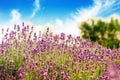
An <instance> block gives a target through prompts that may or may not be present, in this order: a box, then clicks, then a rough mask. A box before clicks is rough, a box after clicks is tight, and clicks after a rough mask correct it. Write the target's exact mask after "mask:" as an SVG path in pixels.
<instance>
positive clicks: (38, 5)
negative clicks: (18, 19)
mask: <svg viewBox="0 0 120 80" xmlns="http://www.w3.org/2000/svg"><path fill="white" fill-rule="evenodd" d="M34 7H35V8H34V9H33V12H32V16H31V18H33V17H34V16H35V15H36V12H37V11H38V10H39V9H40V0H35V2H34Z"/></svg>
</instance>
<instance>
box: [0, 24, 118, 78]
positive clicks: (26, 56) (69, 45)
mask: <svg viewBox="0 0 120 80" xmlns="http://www.w3.org/2000/svg"><path fill="white" fill-rule="evenodd" d="M33 28H34V27H31V26H28V25H22V26H19V25H15V26H14V30H13V31H9V28H8V29H7V30H5V29H2V31H3V33H5V35H4V38H3V40H2V42H1V43H0V80H120V77H119V74H120V71H119V70H120V50H119V49H112V50H111V49H106V48H104V47H102V46H100V45H99V44H97V43H94V44H93V43H91V42H90V41H89V40H86V41H85V40H83V39H81V38H80V37H79V36H77V37H73V36H72V35H66V34H64V33H61V34H53V33H52V32H50V31H49V28H47V30H46V32H45V33H42V34H41V32H40V33H39V35H37V34H36V33H35V32H34V33H33ZM8 31H9V32H8Z"/></svg>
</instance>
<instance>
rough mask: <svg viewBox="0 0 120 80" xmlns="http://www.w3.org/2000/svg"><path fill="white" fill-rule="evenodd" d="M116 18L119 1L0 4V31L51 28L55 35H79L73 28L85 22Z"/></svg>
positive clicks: (5, 1)
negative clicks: (29, 26)
mask: <svg viewBox="0 0 120 80" xmlns="http://www.w3.org/2000/svg"><path fill="white" fill-rule="evenodd" d="M111 15H117V16H120V1H119V0H1V1H0V27H5V26H12V25H14V24H21V23H22V22H23V21H24V22H26V23H30V24H33V25H34V26H36V27H37V28H40V27H43V26H44V25H46V24H49V25H52V27H54V28H55V29H56V30H57V31H58V32H65V33H71V34H79V31H78V28H77V24H78V23H79V22H82V21H84V20H87V19H89V18H102V19H107V18H109V17H110V16H111Z"/></svg>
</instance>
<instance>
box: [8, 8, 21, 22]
mask: <svg viewBox="0 0 120 80" xmlns="http://www.w3.org/2000/svg"><path fill="white" fill-rule="evenodd" d="M11 17H12V18H11V20H10V24H18V23H20V22H21V14H20V12H19V11H18V10H15V9H14V10H12V11H11Z"/></svg>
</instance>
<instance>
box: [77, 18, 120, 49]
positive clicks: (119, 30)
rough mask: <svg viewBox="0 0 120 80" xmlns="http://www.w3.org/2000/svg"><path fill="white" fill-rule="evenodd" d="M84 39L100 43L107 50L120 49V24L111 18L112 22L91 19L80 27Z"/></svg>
mask: <svg viewBox="0 0 120 80" xmlns="http://www.w3.org/2000/svg"><path fill="white" fill-rule="evenodd" d="M79 28H80V30H81V33H82V38H84V39H90V40H91V41H92V42H98V43H99V44H101V45H102V46H105V47H107V48H111V49H112V48H119V47H120V39H119V37H120V22H119V20H118V19H115V18H113V17H112V18H111V19H110V22H106V21H102V20H100V19H99V20H94V19H91V20H89V22H87V21H86V22H82V24H81V25H80V26H79Z"/></svg>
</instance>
